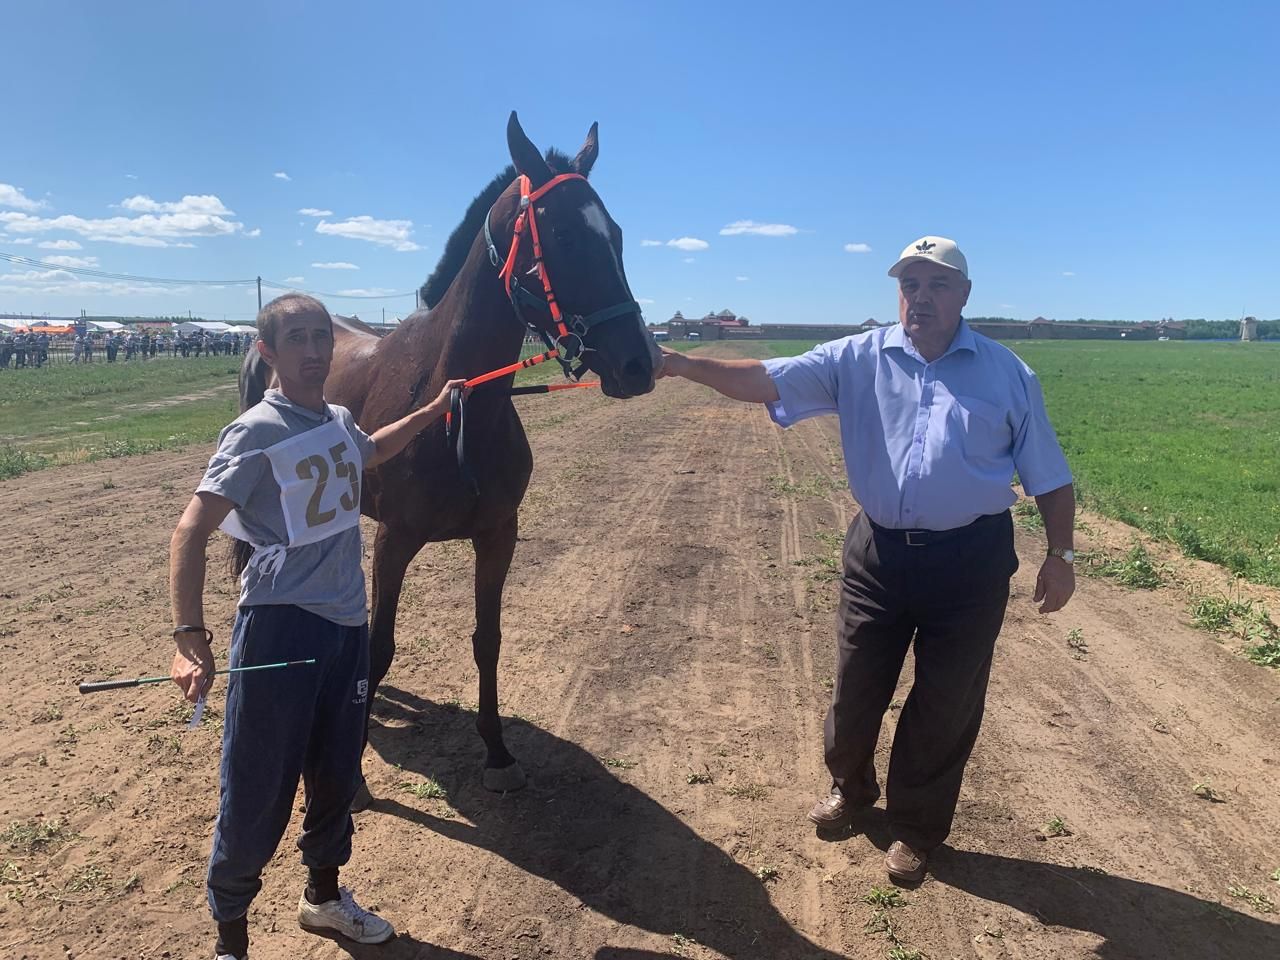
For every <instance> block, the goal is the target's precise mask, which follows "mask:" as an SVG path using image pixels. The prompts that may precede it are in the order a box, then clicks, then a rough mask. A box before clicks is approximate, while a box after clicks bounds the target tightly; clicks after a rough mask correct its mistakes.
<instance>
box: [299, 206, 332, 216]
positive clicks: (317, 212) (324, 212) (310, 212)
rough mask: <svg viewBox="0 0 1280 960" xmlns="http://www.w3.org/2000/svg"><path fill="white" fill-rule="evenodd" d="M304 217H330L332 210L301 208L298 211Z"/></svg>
mask: <svg viewBox="0 0 1280 960" xmlns="http://www.w3.org/2000/svg"><path fill="white" fill-rule="evenodd" d="M298 212H299V213H300V214H302V215H303V216H304V217H332V216H333V211H332V210H318V209H316V208H315V207H303V208H302V209H301V210H299V211H298Z"/></svg>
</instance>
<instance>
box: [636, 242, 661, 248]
mask: <svg viewBox="0 0 1280 960" xmlns="http://www.w3.org/2000/svg"><path fill="white" fill-rule="evenodd" d="M640 246H642V247H660V246H662V241H661V240H641V241H640Z"/></svg>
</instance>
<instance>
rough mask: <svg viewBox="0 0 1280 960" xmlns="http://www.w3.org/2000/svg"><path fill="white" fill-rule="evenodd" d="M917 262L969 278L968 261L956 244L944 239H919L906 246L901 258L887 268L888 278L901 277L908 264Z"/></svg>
mask: <svg viewBox="0 0 1280 960" xmlns="http://www.w3.org/2000/svg"><path fill="white" fill-rule="evenodd" d="M919 260H927V261H928V262H930V263H937V264H941V265H942V266H944V267H949V268H950V269H952V270H959V271H960V275H961V276H962V277H965V278H966V279H967V278H968V276H969V261H967V260H965V258H964V254H963V253H961V252H960V248H959V247H957V246H956V242H955V241H954V240H948V239H947V238H946V237H921V238H920V239H919V240H917V241H915V243H911V244H908V245H907V247H906V249H905V250H903V251H902V256H900V257H898V262H897V263H895V264H894V265H893V266H892V267H890V268H889V276H891V277H899V276H901V275H902V271H903V270H904V269H906V267H907V265H908V264H912V263H915V262H917V261H919Z"/></svg>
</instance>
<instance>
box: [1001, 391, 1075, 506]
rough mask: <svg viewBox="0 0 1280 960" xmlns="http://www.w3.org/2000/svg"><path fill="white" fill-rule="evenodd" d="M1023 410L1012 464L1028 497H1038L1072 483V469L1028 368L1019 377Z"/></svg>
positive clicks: (1016, 434) (1014, 440)
mask: <svg viewBox="0 0 1280 960" xmlns="http://www.w3.org/2000/svg"><path fill="white" fill-rule="evenodd" d="M1022 387H1023V391H1024V396H1025V398H1026V404H1027V405H1026V410H1025V413H1024V414H1023V417H1022V422H1021V423H1020V424H1018V428H1017V432H1016V433H1015V434H1014V438H1013V466H1014V469H1015V470H1017V471H1018V478H1019V479H1020V480H1021V481H1022V489H1023V491H1025V492H1026V494H1027V496H1030V497H1038V496H1040V495H1041V494H1042V493H1049V492H1050V491H1051V490H1057V489H1058V488H1059V487H1065V486H1066V485H1067V484H1069V483H1070V482H1071V468H1070V467H1069V466H1068V465H1067V458H1066V456H1065V455H1064V454H1063V452H1062V445H1061V444H1059V443H1058V435H1057V434H1056V433H1055V432H1054V429H1053V424H1051V423H1050V422H1049V412H1048V411H1047V410H1046V409H1045V406H1044V392H1043V391H1042V390H1041V389H1040V381H1039V379H1038V378H1037V377H1036V375H1035V374H1034V373H1032V372H1031V371H1030V370H1025V371H1024V372H1023V376H1022Z"/></svg>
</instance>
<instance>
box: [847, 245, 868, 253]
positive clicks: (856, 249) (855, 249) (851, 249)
mask: <svg viewBox="0 0 1280 960" xmlns="http://www.w3.org/2000/svg"><path fill="white" fill-rule="evenodd" d="M844 252H845V253H870V252H871V245H870V244H866V243H846V244H845V245H844Z"/></svg>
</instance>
